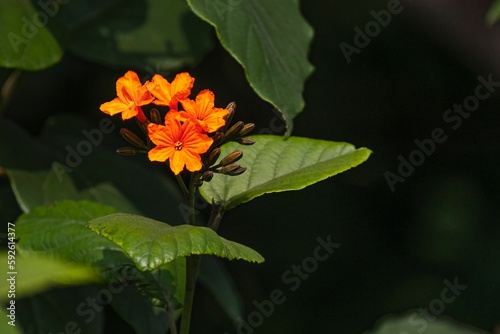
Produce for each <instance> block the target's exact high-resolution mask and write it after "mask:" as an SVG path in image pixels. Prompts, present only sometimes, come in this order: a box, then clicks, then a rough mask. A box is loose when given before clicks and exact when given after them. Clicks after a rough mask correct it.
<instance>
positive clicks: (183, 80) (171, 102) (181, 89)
mask: <svg viewBox="0 0 500 334" xmlns="http://www.w3.org/2000/svg"><path fill="white" fill-rule="evenodd" d="M193 83H194V78H193V77H191V76H190V75H189V73H186V72H183V73H179V74H177V75H176V76H175V78H174V80H173V81H172V83H169V82H168V81H167V80H166V79H165V78H164V77H162V76H161V75H159V74H155V75H154V76H153V79H152V81H151V82H149V83H146V87H147V88H148V89H149V91H150V92H151V94H153V96H154V97H156V100H155V101H153V103H154V104H156V105H158V106H168V107H169V108H170V110H177V103H178V102H179V100H183V99H187V97H188V96H189V94H191V88H193Z"/></svg>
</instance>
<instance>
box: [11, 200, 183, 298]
mask: <svg viewBox="0 0 500 334" xmlns="http://www.w3.org/2000/svg"><path fill="white" fill-rule="evenodd" d="M113 212H115V210H114V209H113V208H111V207H107V206H104V205H100V204H97V203H91V202H85V201H78V202H74V201H63V202H57V203H56V205H54V206H53V207H36V208H34V209H33V210H32V211H31V212H30V213H28V214H24V215H22V216H21V217H20V218H19V219H18V221H17V223H16V232H17V234H16V236H17V237H18V238H19V243H18V249H19V251H21V253H22V254H26V255H30V254H37V255H45V256H49V257H55V258H59V259H63V260H66V261H71V262H74V263H79V264H84V265H92V266H93V267H96V268H98V269H99V270H100V274H101V276H102V277H103V278H104V279H106V280H115V281H116V280H118V281H120V282H124V281H132V282H134V283H137V285H138V287H139V288H140V290H141V291H143V292H144V293H145V294H146V295H147V296H148V297H149V298H150V301H151V303H152V304H154V305H158V306H164V305H165V304H166V303H167V302H168V301H167V300H166V299H165V293H164V291H165V290H168V291H169V294H170V297H171V298H172V300H173V302H174V303H176V304H175V305H173V306H177V307H178V306H179V304H180V302H181V301H182V300H183V298H184V295H183V293H184V270H183V268H184V263H183V262H177V261H176V262H174V263H169V264H168V265H165V266H162V267H161V268H159V270H158V271H157V272H148V273H143V272H141V271H139V270H138V269H137V268H136V267H135V266H134V263H133V261H132V260H131V259H130V258H129V257H128V256H127V255H126V254H125V253H124V251H123V250H122V249H121V248H120V247H118V246H117V245H116V244H115V243H113V242H111V241H110V240H108V239H106V238H104V237H102V236H100V235H98V234H96V233H94V232H92V231H90V230H89V229H87V228H86V227H85V225H86V224H87V223H88V221H90V220H91V219H94V218H97V217H101V216H104V215H108V214H111V213H113Z"/></svg>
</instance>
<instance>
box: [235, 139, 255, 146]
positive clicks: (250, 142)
mask: <svg viewBox="0 0 500 334" xmlns="http://www.w3.org/2000/svg"><path fill="white" fill-rule="evenodd" d="M236 141H237V142H238V143H240V144H241V145H247V146H249V145H253V144H255V140H253V139H252V138H239V139H238V140H236Z"/></svg>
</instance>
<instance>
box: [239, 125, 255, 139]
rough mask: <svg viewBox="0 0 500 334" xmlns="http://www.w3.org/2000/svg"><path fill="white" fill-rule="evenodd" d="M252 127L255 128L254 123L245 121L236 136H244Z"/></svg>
mask: <svg viewBox="0 0 500 334" xmlns="http://www.w3.org/2000/svg"><path fill="white" fill-rule="evenodd" d="M254 128H255V124H253V123H247V124H245V125H244V126H243V128H242V129H241V131H240V132H239V133H238V136H240V137H245V136H246V135H247V134H249V133H250V132H252V131H253V129H254Z"/></svg>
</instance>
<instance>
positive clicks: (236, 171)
mask: <svg viewBox="0 0 500 334" xmlns="http://www.w3.org/2000/svg"><path fill="white" fill-rule="evenodd" d="M246 170H247V168H246V167H241V166H240V167H238V168H236V169H234V170H232V171H230V172H228V173H227V174H226V175H229V176H238V175H241V174H243V173H244V172H245V171H246Z"/></svg>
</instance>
